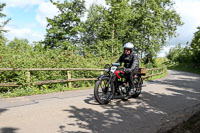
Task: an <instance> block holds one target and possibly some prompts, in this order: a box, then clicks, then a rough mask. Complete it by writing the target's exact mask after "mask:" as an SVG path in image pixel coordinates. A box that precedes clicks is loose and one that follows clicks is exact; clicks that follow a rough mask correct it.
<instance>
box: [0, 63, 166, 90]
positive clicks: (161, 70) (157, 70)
mask: <svg viewBox="0 0 200 133" xmlns="http://www.w3.org/2000/svg"><path fill="white" fill-rule="evenodd" d="M0 71H26V77H27V80H26V83H25V84H27V85H45V84H55V83H68V86H69V88H71V87H72V84H71V82H75V81H94V80H97V78H78V79H72V78H71V72H70V71H101V74H103V71H104V69H99V68H23V69H21V68H0ZM31 71H67V77H68V79H60V80H47V81H35V82H30V79H31V75H30V72H31ZM163 73H164V68H163V67H161V68H152V69H147V75H146V76H143V78H149V77H153V76H156V75H160V74H163ZM21 85H22V84H19V83H16V82H11V83H0V87H19V86H21Z"/></svg>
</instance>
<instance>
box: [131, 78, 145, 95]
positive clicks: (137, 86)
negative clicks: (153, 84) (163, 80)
mask: <svg viewBox="0 0 200 133" xmlns="http://www.w3.org/2000/svg"><path fill="white" fill-rule="evenodd" d="M142 84H143V80H142V78H141V77H138V78H136V79H135V80H134V85H135V87H134V91H135V94H134V95H132V98H137V97H138V96H139V95H140V94H141V91H142Z"/></svg>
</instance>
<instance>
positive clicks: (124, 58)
mask: <svg viewBox="0 0 200 133" xmlns="http://www.w3.org/2000/svg"><path fill="white" fill-rule="evenodd" d="M122 62H124V67H125V68H130V69H131V70H132V71H138V69H139V58H138V56H137V54H136V52H135V51H132V52H131V54H130V55H126V54H125V53H123V54H122V55H121V56H120V58H119V60H118V61H117V63H120V64H122Z"/></svg>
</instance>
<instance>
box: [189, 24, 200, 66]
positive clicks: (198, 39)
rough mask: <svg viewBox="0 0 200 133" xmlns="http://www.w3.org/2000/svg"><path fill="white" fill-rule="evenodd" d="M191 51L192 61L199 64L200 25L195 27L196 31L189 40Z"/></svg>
mask: <svg viewBox="0 0 200 133" xmlns="http://www.w3.org/2000/svg"><path fill="white" fill-rule="evenodd" d="M191 51H192V52H193V61H194V62H195V63H196V64H199V65H200V27H197V32H195V33H194V38H193V39H192V42H191Z"/></svg>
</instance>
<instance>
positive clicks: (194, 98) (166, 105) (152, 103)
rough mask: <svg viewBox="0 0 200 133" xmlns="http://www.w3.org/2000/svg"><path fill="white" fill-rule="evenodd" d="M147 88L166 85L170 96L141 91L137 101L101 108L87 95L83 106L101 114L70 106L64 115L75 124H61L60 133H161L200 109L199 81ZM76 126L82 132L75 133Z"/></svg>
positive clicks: (182, 80) (161, 82) (166, 81)
mask: <svg viewBox="0 0 200 133" xmlns="http://www.w3.org/2000/svg"><path fill="white" fill-rule="evenodd" d="M150 84H157V85H158V86H162V85H165V86H166V85H167V86H168V87H165V88H162V89H164V90H165V91H167V92H169V94H165V93H155V92H151V91H143V92H142V94H141V96H140V97H138V98H137V99H132V100H128V101H126V102H123V101H121V100H113V102H112V103H111V104H108V105H103V106H102V105H98V104H97V103H95V102H94V98H93V95H90V96H88V97H87V99H85V103H87V104H90V105H94V106H100V107H101V109H102V111H100V110H94V109H91V108H86V107H85V108H79V107H75V106H70V109H65V110H63V111H66V112H68V113H70V116H69V118H72V119H74V120H75V122H74V123H73V122H71V123H63V124H62V125H60V127H59V132H61V133H87V132H92V133H100V132H103V133H111V132H115V133H122V132H125V133H155V132H163V131H165V130H166V129H168V128H169V127H171V126H174V125H176V124H177V123H180V122H181V121H182V120H183V119H181V120H180V119H179V118H184V117H185V118H188V116H190V115H191V110H190V109H191V108H195V107H196V108H198V109H200V102H199V99H200V87H199V86H200V77H198V76H197V77H196V79H190V78H180V79H177V80H170V79H169V78H166V79H163V80H158V81H155V82H151V83H150ZM177 88H178V89H177ZM179 88H180V89H179ZM144 89H145V88H144ZM180 111H181V113H180ZM182 112H184V113H182ZM186 116H187V117H186ZM76 126H78V128H79V129H81V131H80V130H78V131H76V129H75V127H76ZM69 127H70V128H69ZM73 127H74V128H73ZM155 127H156V128H155Z"/></svg>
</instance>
